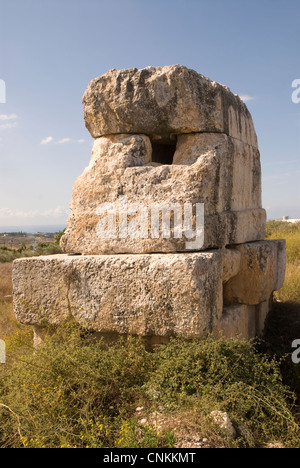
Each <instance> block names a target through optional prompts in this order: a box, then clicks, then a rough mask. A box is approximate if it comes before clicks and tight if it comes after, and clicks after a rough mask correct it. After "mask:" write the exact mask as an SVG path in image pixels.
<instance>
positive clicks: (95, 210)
mask: <svg viewBox="0 0 300 468" xmlns="http://www.w3.org/2000/svg"><path fill="white" fill-rule="evenodd" d="M120 196H122V197H125V198H124V199H126V203H127V204H126V206H127V207H128V206H129V205H130V207H131V208H132V207H134V206H135V207H136V210H135V211H134V212H133V213H131V214H135V216H133V218H135V219H133V222H132V223H131V226H134V225H135V226H136V224H135V223H136V219H137V217H138V216H137V214H138V213H139V214H142V211H141V210H139V207H138V206H137V203H138V204H141V205H143V209H144V208H145V207H146V210H147V213H148V216H149V219H148V226H146V232H144V233H143V236H140V237H138V236H136V235H134V236H129V235H127V236H124V237H122V236H120V235H119V232H117V233H116V235H114V236H113V235H111V234H110V233H107V236H106V237H105V236H99V230H97V227H98V225H99V221H100V219H101V215H100V214H99V206H100V205H104V204H105V203H106V204H110V205H111V204H113V205H114V206H115V208H116V210H118V211H119V205H118V203H119V200H120ZM197 203H203V204H204V209H205V213H204V214H205V219H204V243H203V245H201V247H196V246H192V248H190V247H189V248H187V246H186V242H187V241H188V239H186V238H185V236H184V235H183V236H182V237H181V238H180V237H178V238H177V237H176V238H175V237H174V226H173V224H172V223H171V232H170V236H169V238H168V237H167V238H166V237H163V236H160V237H159V238H155V237H153V236H152V235H151V232H152V231H151V219H150V215H151V209H152V207H153V205H154V204H156V206H157V207H159V206H160V207H161V206H162V204H165V205H167V206H168V207H170V208H172V206H173V207H174V206H177V207H179V209H180V210H181V211H182V216H183V218H184V213H183V206H184V204H191V205H193V207H195V205H196V204H197ZM70 208H71V210H72V214H71V216H70V218H69V220H68V229H67V232H66V234H65V235H64V237H63V238H62V243H61V245H62V248H63V249H64V251H65V252H68V253H83V254H112V253H123V252H126V253H147V252H149V253H151V252H176V251H178V252H179V251H187V250H206V249H209V248H217V247H224V246H226V245H230V244H236V243H242V242H248V241H253V240H261V239H263V238H264V236H265V221H266V214H265V210H263V209H262V208H261V187H260V162H259V153H258V151H257V150H254V149H253V148H252V147H250V146H249V145H245V144H242V143H239V142H238V143H237V142H236V141H234V140H232V139H231V138H229V137H227V136H226V135H224V134H217V135H216V134H203V135H202V134H195V135H185V136H181V137H180V138H179V139H178V143H177V149H176V152H175V155H174V162H173V164H170V165H163V164H158V163H155V162H154V161H153V151H152V146H151V142H150V139H149V138H148V137H147V136H145V135H113V136H108V137H102V138H98V139H97V140H96V141H95V144H94V147H93V152H92V158H91V162H90V164H89V166H88V167H87V168H86V169H85V171H84V172H83V174H82V175H81V176H80V177H79V178H78V179H77V181H76V183H75V186H74V190H73V196H72V202H71V205H70ZM121 208H122V207H121ZM122 209H123V208H122ZM169 218H170V212H169ZM115 223H116V227H117V231H119V229H118V228H119V227H120V224H119V223H120V218H119V217H118V216H117V215H116V221H115ZM192 223H193V224H192V229H193V230H194V231H196V230H197V222H196V218H195V216H194V217H193V219H192ZM129 231H130V229H129V230H128V232H127V234H128V233H129ZM131 231H133V227H132V229H131ZM183 234H184V233H183Z"/></svg>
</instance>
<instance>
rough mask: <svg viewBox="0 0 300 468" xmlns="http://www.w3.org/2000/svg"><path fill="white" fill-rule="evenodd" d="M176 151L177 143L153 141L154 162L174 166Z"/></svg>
mask: <svg viewBox="0 0 300 468" xmlns="http://www.w3.org/2000/svg"><path fill="white" fill-rule="evenodd" d="M175 151H176V141H175V142H174V143H169V142H168V143H165V142H157V141H152V162H155V163H159V164H173V158H174V154H175Z"/></svg>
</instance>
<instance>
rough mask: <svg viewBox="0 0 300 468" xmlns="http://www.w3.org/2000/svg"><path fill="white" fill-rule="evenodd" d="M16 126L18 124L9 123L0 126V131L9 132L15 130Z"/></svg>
mask: <svg viewBox="0 0 300 468" xmlns="http://www.w3.org/2000/svg"><path fill="white" fill-rule="evenodd" d="M16 126H17V122H8V123H5V124H2V125H0V131H3V130H9V129H10V128H14V127H16Z"/></svg>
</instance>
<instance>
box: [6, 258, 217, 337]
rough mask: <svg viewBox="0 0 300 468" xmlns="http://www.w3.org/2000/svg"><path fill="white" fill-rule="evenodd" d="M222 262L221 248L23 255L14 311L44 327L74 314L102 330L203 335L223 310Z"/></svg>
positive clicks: (16, 275) (16, 278) (16, 273)
mask: <svg viewBox="0 0 300 468" xmlns="http://www.w3.org/2000/svg"><path fill="white" fill-rule="evenodd" d="M222 267H223V263H222V255H221V253H220V252H207V253H201V254H184V255H180V254H177V255H111V256H81V257H80V256H79V257H78V256H75V257H72V256H66V255H58V256H51V257H39V258H34V259H31V258H30V259H21V260H20V261H16V262H14V273H13V277H14V307H15V314H16V316H17V318H18V320H20V321H21V322H23V323H28V324H35V325H37V324H38V325H43V323H45V321H46V322H50V323H57V322H59V321H61V320H63V319H64V318H65V317H66V316H67V315H68V314H69V313H72V315H73V316H74V317H75V318H76V320H78V322H80V323H82V324H83V325H86V326H87V327H88V328H91V329H92V330H94V331H97V332H102V333H103V332H106V333H112V332H117V333H120V334H127V333H130V334H138V335H142V336H145V335H156V336H168V335H174V334H180V335H183V336H185V337H191V336H203V335H206V334H207V333H210V332H211V331H212V328H213V323H214V321H217V320H218V317H219V316H220V315H221V313H222V303H223V300H222V274H221V275H220V272H222Z"/></svg>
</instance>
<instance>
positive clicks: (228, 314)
mask: <svg viewBox="0 0 300 468" xmlns="http://www.w3.org/2000/svg"><path fill="white" fill-rule="evenodd" d="M214 333H215V335H217V336H220V335H223V336H225V337H227V338H243V339H245V340H250V339H251V338H254V337H255V335H256V309H255V306H248V305H246V304H233V305H231V306H227V307H224V310H223V314H222V316H221V318H220V321H219V323H218V324H217V325H216V328H215V330H214Z"/></svg>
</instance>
